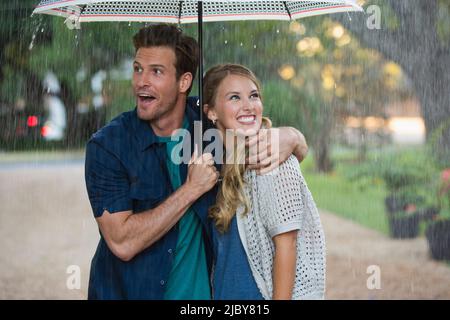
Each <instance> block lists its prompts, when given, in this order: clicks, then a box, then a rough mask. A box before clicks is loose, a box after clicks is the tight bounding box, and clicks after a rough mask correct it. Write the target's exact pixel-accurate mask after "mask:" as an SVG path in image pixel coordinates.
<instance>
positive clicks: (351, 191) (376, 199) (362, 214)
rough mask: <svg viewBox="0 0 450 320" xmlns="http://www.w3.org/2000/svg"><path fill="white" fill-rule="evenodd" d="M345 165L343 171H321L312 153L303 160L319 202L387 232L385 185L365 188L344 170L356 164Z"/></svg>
mask: <svg viewBox="0 0 450 320" xmlns="http://www.w3.org/2000/svg"><path fill="white" fill-rule="evenodd" d="M333 160H336V159H335V158H333ZM342 166H343V167H345V169H344V168H342V169H343V170H342V171H341V170H339V171H336V172H334V173H333V174H320V173H316V172H315V171H314V169H313V167H314V166H313V161H312V158H311V157H308V158H306V159H305V160H304V161H303V162H302V164H301V168H302V172H303V175H304V176H305V179H306V182H307V184H308V187H309V189H310V190H311V193H312V195H313V198H314V200H315V202H316V204H317V206H318V207H319V208H321V209H326V210H328V211H330V212H333V213H336V214H337V215H339V216H341V217H343V218H346V219H350V220H352V221H354V222H356V223H359V224H361V225H363V226H366V227H368V228H371V229H373V230H377V231H379V232H381V233H383V234H386V235H387V234H388V233H389V228H388V221H387V218H386V214H385V213H384V197H385V196H386V190H385V187H384V185H383V184H370V185H367V186H366V187H365V188H364V189H361V188H360V187H359V186H358V185H357V184H355V183H354V182H353V181H349V180H348V179H347V178H346V177H345V176H344V175H343V173H342V172H343V171H351V170H352V168H353V167H354V166H353V165H352V164H350V163H344V164H342Z"/></svg>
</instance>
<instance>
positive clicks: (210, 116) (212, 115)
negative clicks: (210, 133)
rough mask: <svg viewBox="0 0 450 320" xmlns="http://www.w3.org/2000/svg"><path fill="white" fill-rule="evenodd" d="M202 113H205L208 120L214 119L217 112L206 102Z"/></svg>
mask: <svg viewBox="0 0 450 320" xmlns="http://www.w3.org/2000/svg"><path fill="white" fill-rule="evenodd" d="M203 113H206V116H207V117H208V119H209V120H211V121H214V120H217V114H216V111H214V108H211V107H210V106H209V105H208V104H204V105H203Z"/></svg>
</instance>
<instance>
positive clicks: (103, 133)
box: [88, 110, 137, 147]
mask: <svg viewBox="0 0 450 320" xmlns="http://www.w3.org/2000/svg"><path fill="white" fill-rule="evenodd" d="M136 117H137V116H136V111H135V110H131V111H126V112H123V113H121V114H119V115H118V116H116V117H115V118H113V119H112V120H111V121H110V122H109V123H107V124H106V125H105V126H104V127H102V128H100V129H99V130H98V131H97V132H95V133H94V134H93V135H92V136H91V138H90V139H89V141H88V143H92V142H94V143H97V144H100V145H102V146H104V147H107V146H108V145H117V143H120V142H121V141H123V142H124V141H126V140H127V139H128V138H129V137H130V135H131V134H132V130H131V129H132V123H133V120H136Z"/></svg>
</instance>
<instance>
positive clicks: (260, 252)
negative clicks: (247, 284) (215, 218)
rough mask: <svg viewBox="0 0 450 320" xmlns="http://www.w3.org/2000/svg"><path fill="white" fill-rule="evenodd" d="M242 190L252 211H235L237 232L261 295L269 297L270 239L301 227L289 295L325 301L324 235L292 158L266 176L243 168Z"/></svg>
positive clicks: (308, 192) (271, 246) (309, 196)
mask: <svg viewBox="0 0 450 320" xmlns="http://www.w3.org/2000/svg"><path fill="white" fill-rule="evenodd" d="M244 179H245V181H246V187H245V193H246V195H247V197H248V199H249V200H250V207H251V208H250V211H249V212H248V214H247V215H245V216H244V215H243V214H242V213H243V211H244V209H243V206H240V207H239V208H238V209H237V212H236V213H237V217H236V218H237V225H238V230H239V236H240V238H241V241H242V244H243V246H244V249H245V252H246V254H247V258H248V261H249V264H250V268H251V270H252V273H253V276H254V278H255V280H256V284H257V286H258V288H259V290H260V291H261V294H262V296H263V297H264V299H266V300H269V299H272V294H273V285H272V266H273V259H274V252H275V247H274V243H273V241H272V238H273V237H274V236H275V235H277V234H280V233H284V232H288V231H291V230H299V231H298V236H297V268H296V276H295V285H294V289H293V292H292V299H323V298H324V292H325V237H324V233H323V229H322V225H321V222H320V217H319V213H318V211H317V208H316V205H315V203H314V200H313V198H312V196H311V192H310V191H309V189H308V187H307V185H306V182H305V179H304V178H303V176H302V173H301V171H300V165H299V163H298V161H297V159H296V158H295V157H294V156H290V157H289V159H288V160H287V161H285V162H284V163H282V164H281V165H280V166H279V168H278V169H276V170H274V171H273V172H271V173H269V174H266V175H257V174H256V172H255V171H249V170H247V171H246V172H245V175H244Z"/></svg>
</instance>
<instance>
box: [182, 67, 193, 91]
mask: <svg viewBox="0 0 450 320" xmlns="http://www.w3.org/2000/svg"><path fill="white" fill-rule="evenodd" d="M191 84H192V74H191V73H190V72H186V73H184V74H182V75H181V77H180V85H179V89H180V93H187V91H188V90H189V87H190V86H191Z"/></svg>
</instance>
